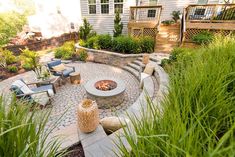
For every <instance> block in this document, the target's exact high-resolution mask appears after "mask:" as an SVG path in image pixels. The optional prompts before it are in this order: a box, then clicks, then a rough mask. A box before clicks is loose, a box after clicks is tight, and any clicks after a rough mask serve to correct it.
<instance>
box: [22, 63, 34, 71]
mask: <svg viewBox="0 0 235 157" xmlns="http://www.w3.org/2000/svg"><path fill="white" fill-rule="evenodd" d="M22 67H23V68H24V69H25V70H32V69H33V68H32V66H31V65H30V64H29V63H23V65H22Z"/></svg>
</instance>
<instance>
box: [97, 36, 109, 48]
mask: <svg viewBox="0 0 235 157" xmlns="http://www.w3.org/2000/svg"><path fill="white" fill-rule="evenodd" d="M98 45H99V47H100V48H101V49H111V48H112V37H111V36H110V35H109V34H104V35H99V36H98Z"/></svg>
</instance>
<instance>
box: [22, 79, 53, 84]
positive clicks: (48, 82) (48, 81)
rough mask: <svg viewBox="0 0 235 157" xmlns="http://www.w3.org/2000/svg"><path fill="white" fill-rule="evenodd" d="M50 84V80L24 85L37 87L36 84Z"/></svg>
mask: <svg viewBox="0 0 235 157" xmlns="http://www.w3.org/2000/svg"><path fill="white" fill-rule="evenodd" d="M46 83H47V84H50V83H51V81H50V80H45V81H37V82H31V83H27V84H26V85H38V84H46Z"/></svg>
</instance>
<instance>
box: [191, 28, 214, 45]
mask: <svg viewBox="0 0 235 157" xmlns="http://www.w3.org/2000/svg"><path fill="white" fill-rule="evenodd" d="M192 40H193V41H194V42H195V43H197V44H199V45H201V44H208V43H210V42H211V41H212V40H213V34H212V33H210V32H208V31H203V32H200V33H198V34H196V35H194V36H193V38H192Z"/></svg>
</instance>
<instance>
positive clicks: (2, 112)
mask: <svg viewBox="0 0 235 157" xmlns="http://www.w3.org/2000/svg"><path fill="white" fill-rule="evenodd" d="M28 106H31V105H30V104H27V103H26V102H23V101H18V100H16V99H13V100H12V101H11V103H10V104H7V103H6V102H5V100H3V98H2V97H0V156H1V157H54V156H56V155H57V156H62V153H61V154H58V149H59V147H60V141H59V140H58V139H57V138H54V139H51V140H49V133H50V131H51V129H53V128H48V130H47V131H45V125H46V123H47V121H48V117H49V114H50V112H45V111H39V112H40V113H38V112H36V111H30V110H32V109H30V108H29V107H28Z"/></svg>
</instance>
